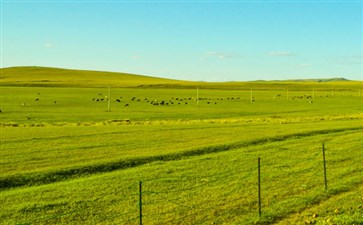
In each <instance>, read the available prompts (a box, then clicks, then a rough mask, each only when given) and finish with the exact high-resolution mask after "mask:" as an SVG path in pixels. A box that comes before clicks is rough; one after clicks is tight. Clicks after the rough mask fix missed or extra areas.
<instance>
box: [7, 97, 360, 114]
mask: <svg viewBox="0 0 363 225" xmlns="http://www.w3.org/2000/svg"><path fill="white" fill-rule="evenodd" d="M36 95H37V97H35V98H34V101H35V102H40V101H41V98H40V95H41V93H36ZM359 96H360V92H359ZM332 97H353V95H352V94H348V92H346V93H340V94H324V95H321V94H320V95H315V96H314V95H307V94H304V95H295V96H290V97H288V96H287V98H286V100H294V101H302V102H305V103H309V104H313V103H314V99H316V98H320V99H322V98H332ZM257 99H261V100H262V99H263V100H266V99H268V97H267V96H264V97H258V98H257ZM277 99H285V97H284V96H283V95H282V94H276V95H273V96H272V100H277ZM52 101H53V104H57V101H56V100H52ZM92 101H93V102H105V101H106V102H107V101H115V102H116V104H120V105H121V106H123V107H130V106H132V105H136V104H150V105H152V106H177V105H178V106H180V105H188V104H189V105H199V104H204V105H218V104H220V103H223V102H236V103H237V102H243V101H244V102H250V103H255V102H256V99H255V96H250V97H246V98H241V97H239V96H232V97H214V98H211V97H209V98H207V97H203V98H200V97H199V98H195V97H171V98H167V99H165V98H164V99H152V98H150V97H136V96H133V97H131V98H130V97H117V98H114V99H112V100H110V99H109V97H108V96H107V95H104V94H102V93H98V94H97V97H96V98H92ZM191 103H194V104H191ZM196 103H197V104H196ZM27 105H28V103H26V102H22V103H21V106H23V107H24V106H27ZM29 105H30V104H29ZM2 112H3V110H2V109H0V113H2Z"/></svg>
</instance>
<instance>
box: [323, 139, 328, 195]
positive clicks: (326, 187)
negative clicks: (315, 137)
mask: <svg viewBox="0 0 363 225" xmlns="http://www.w3.org/2000/svg"><path fill="white" fill-rule="evenodd" d="M323 162H324V185H325V190H328V181H327V179H326V161H325V147H324V142H323Z"/></svg>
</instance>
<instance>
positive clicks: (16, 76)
mask: <svg viewBox="0 0 363 225" xmlns="http://www.w3.org/2000/svg"><path fill="white" fill-rule="evenodd" d="M0 74H1V76H0V80H1V85H2V86H45V87H107V86H109V85H111V86H112V87H144V88H147V87H158V88H165V87H169V88H181V87H184V88H191V87H202V88H211V89H250V88H255V89H266V88H267V89H271V88H274V89H276V88H282V89H283V88H292V89H309V88H310V89H311V88H335V89H347V88H349V89H359V88H361V87H362V82H358V81H342V80H339V79H338V80H334V79H332V81H333V82H319V81H320V80H306V81H303V82H302V81H273V82H265V81H255V82H223V83H216V82H190V81H178V80H171V79H162V78H155V77H148V76H140V75H133V74H127V73H115V72H101V71H87V70H68V69H58V68H48V67H10V68H1V69H0ZM266 83H268V84H269V85H268V86H266Z"/></svg>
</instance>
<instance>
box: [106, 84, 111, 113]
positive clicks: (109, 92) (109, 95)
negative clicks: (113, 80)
mask: <svg viewBox="0 0 363 225" xmlns="http://www.w3.org/2000/svg"><path fill="white" fill-rule="evenodd" d="M107 111H108V112H110V111H111V86H108V95H107Z"/></svg>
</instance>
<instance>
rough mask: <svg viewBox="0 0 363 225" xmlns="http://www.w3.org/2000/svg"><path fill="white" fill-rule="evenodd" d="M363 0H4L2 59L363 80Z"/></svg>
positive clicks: (200, 75) (202, 76) (164, 72)
mask: <svg viewBox="0 0 363 225" xmlns="http://www.w3.org/2000/svg"><path fill="white" fill-rule="evenodd" d="M362 12H363V2H362V1H322V0H321V1H318V0H316V1H307V0H304V1H294V0H290V1H267V0H266V1H115V0H114V1H25V0H24V1H15V0H12V1H11V0H1V29H2V30H1V55H2V57H1V67H11V66H29V65H31V66H33V65H36V66H50V67H61V68H72V69H88V70H102V71H117V72H128V73H136V74H143V75H150V76H158V77H167V78H173V79H182V80H205V81H231V80H234V81H245V80H260V79H263V80H276V79H279V80H282V79H299V78H301V79H303V78H330V77H345V78H348V79H353V80H363V75H362V73H363V60H362V57H363V56H362V55H363V43H362V42H363V41H362V38H363V37H362V36H363V28H362V26H363V25H362V24H363V17H362Z"/></svg>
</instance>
